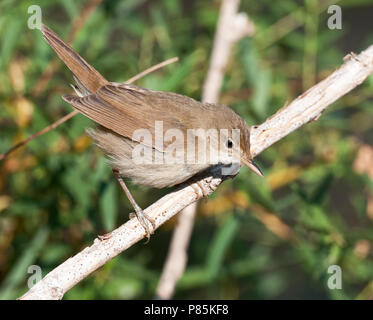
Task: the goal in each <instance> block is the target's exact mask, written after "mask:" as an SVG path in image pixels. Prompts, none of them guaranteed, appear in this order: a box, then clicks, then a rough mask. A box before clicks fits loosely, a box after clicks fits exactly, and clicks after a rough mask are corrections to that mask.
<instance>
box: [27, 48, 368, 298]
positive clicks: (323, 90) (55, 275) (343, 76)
mask: <svg viewBox="0 0 373 320" xmlns="http://www.w3.org/2000/svg"><path fill="white" fill-rule="evenodd" d="M371 73H373V45H372V46H370V47H369V48H368V49H367V50H365V51H363V52H362V53H361V54H359V55H358V56H355V55H354V54H350V55H348V56H347V57H346V59H345V63H344V64H343V65H342V66H341V67H340V68H339V69H338V70H336V71H335V72H333V73H332V74H331V75H330V76H329V77H328V78H326V79H325V80H323V81H321V82H320V83H318V84H316V85H315V86H313V87H312V88H311V89H309V90H308V91H307V92H305V93H304V94H302V95H301V96H299V97H298V98H297V99H296V100H294V101H293V102H292V103H291V104H289V105H288V106H287V107H284V108H282V109H280V110H279V111H278V112H277V113H276V114H274V115H273V116H272V117H270V118H269V119H267V121H265V122H264V123H263V124H262V125H260V126H257V127H254V129H253V132H252V136H251V145H252V148H253V153H254V155H258V154H259V153H260V152H262V151H263V150H265V149H266V148H268V147H269V146H271V145H272V144H274V143H275V142H277V141H278V140H280V139H282V138H284V137H285V136H286V135H288V134H289V133H291V132H292V131H294V130H296V129H297V128H299V127H301V126H303V125H305V124H307V123H308V122H310V121H312V120H317V119H318V117H319V116H320V115H321V113H322V112H323V111H324V110H325V109H326V107H327V106H329V105H330V104H331V103H333V102H334V101H336V100H337V99H339V98H340V97H342V96H343V95H345V94H346V93H348V92H349V91H351V90H352V89H353V88H355V87H356V86H358V85H359V84H360V83H362V82H363V81H364V80H365V79H366V78H367V77H368V76H369V75H370V74H371ZM221 182H222V178H221V177H208V178H204V179H202V180H200V181H199V182H198V184H199V185H200V186H198V184H194V185H193V186H192V185H184V186H182V187H180V188H179V189H177V190H176V191H174V192H171V193H170V194H168V195H166V196H164V197H163V198H161V199H160V200H158V201H157V202H155V203H154V204H152V205H151V206H150V207H148V208H147V209H145V210H144V211H145V212H146V213H147V214H148V215H149V216H151V217H152V218H153V219H154V220H155V223H156V227H157V228H158V227H159V226H160V225H161V224H162V223H164V222H165V221H167V220H168V219H170V218H171V217H172V216H174V215H175V214H176V213H178V212H179V211H180V210H182V209H183V208H185V207H187V206H188V205H190V204H191V203H193V202H195V201H197V200H198V199H200V198H201V197H202V192H199V194H198V196H197V195H196V193H195V189H196V188H197V189H198V187H202V188H203V189H204V192H206V194H211V193H212V192H213V190H216V188H217V187H218V185H219V184H220V183H221ZM144 236H145V232H144V229H143V228H142V227H141V225H140V224H139V223H138V221H137V220H136V219H133V220H130V221H128V222H127V223H125V224H124V225H122V226H121V227H119V228H118V229H116V230H114V231H113V232H112V233H111V237H110V238H109V239H107V240H104V241H100V240H99V239H96V240H95V241H94V244H93V245H92V246H90V247H88V248H86V249H84V250H83V251H81V252H80V253H78V254H76V255H75V256H74V257H72V258H70V259H68V260H67V261H65V262H64V263H62V264H61V265H60V266H58V267H57V268H56V269H54V270H52V271H51V272H49V273H48V274H47V275H46V276H45V277H44V278H43V279H42V280H40V281H39V282H38V283H37V284H36V285H35V286H33V287H32V288H31V289H30V290H29V291H28V292H27V293H26V294H25V295H24V296H23V297H21V299H61V298H62V297H63V295H64V293H65V292H66V291H68V290H69V289H70V288H72V287H73V286H74V285H76V284H77V283H78V282H79V281H81V280H82V279H84V278H86V277H87V276H88V275H89V274H91V273H92V272H93V271H95V270H96V269H98V268H99V267H100V266H102V265H103V264H105V263H106V262H107V261H109V260H110V259H112V258H113V257H115V256H116V255H118V254H119V253H121V252H123V251H124V250H126V249H127V248H129V247H130V246H132V245H133V244H135V243H136V242H138V241H139V240H141V239H143V238H144Z"/></svg>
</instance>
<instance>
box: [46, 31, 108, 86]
mask: <svg viewBox="0 0 373 320" xmlns="http://www.w3.org/2000/svg"><path fill="white" fill-rule="evenodd" d="M41 32H42V33H43V36H44V39H45V40H46V41H47V42H48V43H49V45H50V46H51V47H52V49H53V50H54V51H56V53H57V54H58V56H59V57H60V58H61V60H62V61H63V62H64V63H65V64H66V66H67V67H68V68H69V69H70V70H71V72H72V73H73V74H74V76H75V77H76V78H77V79H78V80H79V82H80V83H81V84H82V85H83V86H84V87H85V88H86V89H88V90H89V91H90V92H96V91H97V90H98V89H99V88H100V87H101V86H103V85H106V84H108V81H107V80H106V79H105V78H104V77H103V76H102V75H101V74H100V73H99V72H98V71H97V70H96V69H95V68H93V67H92V66H91V65H89V64H88V63H87V61H85V60H84V59H83V58H82V57H81V56H80V55H79V54H78V53H76V52H75V51H74V50H73V48H71V47H70V46H69V45H68V44H67V43H65V42H64V41H63V40H62V39H61V38H60V37H59V36H58V35H56V34H55V33H54V32H53V31H52V30H51V29H49V28H48V27H47V26H46V25H44V24H43V25H42V28H41Z"/></svg>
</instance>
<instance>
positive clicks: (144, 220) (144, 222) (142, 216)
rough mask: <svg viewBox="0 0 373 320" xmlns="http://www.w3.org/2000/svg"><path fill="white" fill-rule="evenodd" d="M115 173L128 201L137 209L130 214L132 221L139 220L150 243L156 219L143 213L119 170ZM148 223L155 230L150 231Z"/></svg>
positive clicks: (114, 171)
mask: <svg viewBox="0 0 373 320" xmlns="http://www.w3.org/2000/svg"><path fill="white" fill-rule="evenodd" d="M113 173H114V176H115V178H117V180H118V182H119V184H120V186H121V187H122V189H123V191H124V192H125V194H126V196H127V198H128V200H129V201H130V202H131V204H132V206H133V208H134V209H135V212H132V213H130V219H132V218H134V217H136V218H137V220H138V221H139V222H140V224H141V226H142V227H143V228H144V229H145V233H146V237H147V238H148V241H149V239H150V235H151V234H153V232H154V230H155V221H154V219H153V218H151V217H149V216H148V215H147V214H146V213H144V212H143V211H142V209H141V208H140V206H139V205H138V204H137V203H136V201H135V199H134V198H133V196H132V194H131V192H130V191H129V190H128V188H127V186H126V184H125V182H124V180H123V178H122V177H121V175H120V174H119V172H118V171H117V170H115V169H113ZM147 221H148V222H150V224H151V225H152V227H153V230H150V229H149V226H148V223H147ZM148 241H147V242H148Z"/></svg>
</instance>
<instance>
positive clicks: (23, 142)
mask: <svg viewBox="0 0 373 320" xmlns="http://www.w3.org/2000/svg"><path fill="white" fill-rule="evenodd" d="M178 59H179V58H178V57H174V58H171V59H168V60H165V61H163V62H161V63H158V64H156V65H154V66H152V67H150V68H148V69H146V70H144V71H142V72H140V73H139V74H137V75H135V76H134V77H132V78H130V79H128V80H127V81H126V82H125V83H127V84H130V83H133V82H135V81H136V80H139V79H140V78H143V77H145V76H146V75H148V74H149V73H151V72H154V71H156V70H158V69H160V68H163V67H165V66H167V65H169V64H171V63H174V62H176V61H178ZM78 113H79V112H78V111H77V110H74V111H72V112H70V113H68V114H67V115H65V116H63V117H62V118H60V119H58V120H57V121H56V122H53V123H52V124H50V125H49V126H47V127H45V128H44V129H42V130H40V131H39V132H37V133H34V134H33V135H32V136H30V137H28V138H27V139H25V140H23V141H21V142H19V143H17V144H16V145H14V146H13V147H11V148H10V149H9V150H8V151H6V152H4V153H2V154H0V161H1V160H3V159H5V158H6V157H7V156H8V155H9V154H10V153H12V152H13V151H15V150H17V149H18V148H20V147H22V146H23V145H25V144H27V143H29V142H30V141H31V140H33V139H35V138H37V137H40V136H41V135H43V134H44V133H47V132H49V131H51V130H53V129H55V128H57V127H58V126H59V125H61V124H62V123H64V122H66V121H67V120H69V119H71V118H72V117H74V116H75V115H77V114H78Z"/></svg>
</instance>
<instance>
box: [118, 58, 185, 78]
mask: <svg viewBox="0 0 373 320" xmlns="http://www.w3.org/2000/svg"><path fill="white" fill-rule="evenodd" d="M177 61H179V58H178V57H173V58H171V59H168V60H165V61H163V62H161V63H158V64H156V65H155V66H152V67H150V68H149V69H146V70H144V71H143V72H140V73H139V74H137V75H135V76H134V77H132V78H130V79H129V80H127V81H126V82H125V83H127V84H130V83H132V82H135V81H136V80H138V79H140V78H143V77H145V76H146V75H147V74H149V73H152V72H153V71H155V70H158V69H160V68H163V67H165V66H167V65H168V64H171V63H174V62H177Z"/></svg>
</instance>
